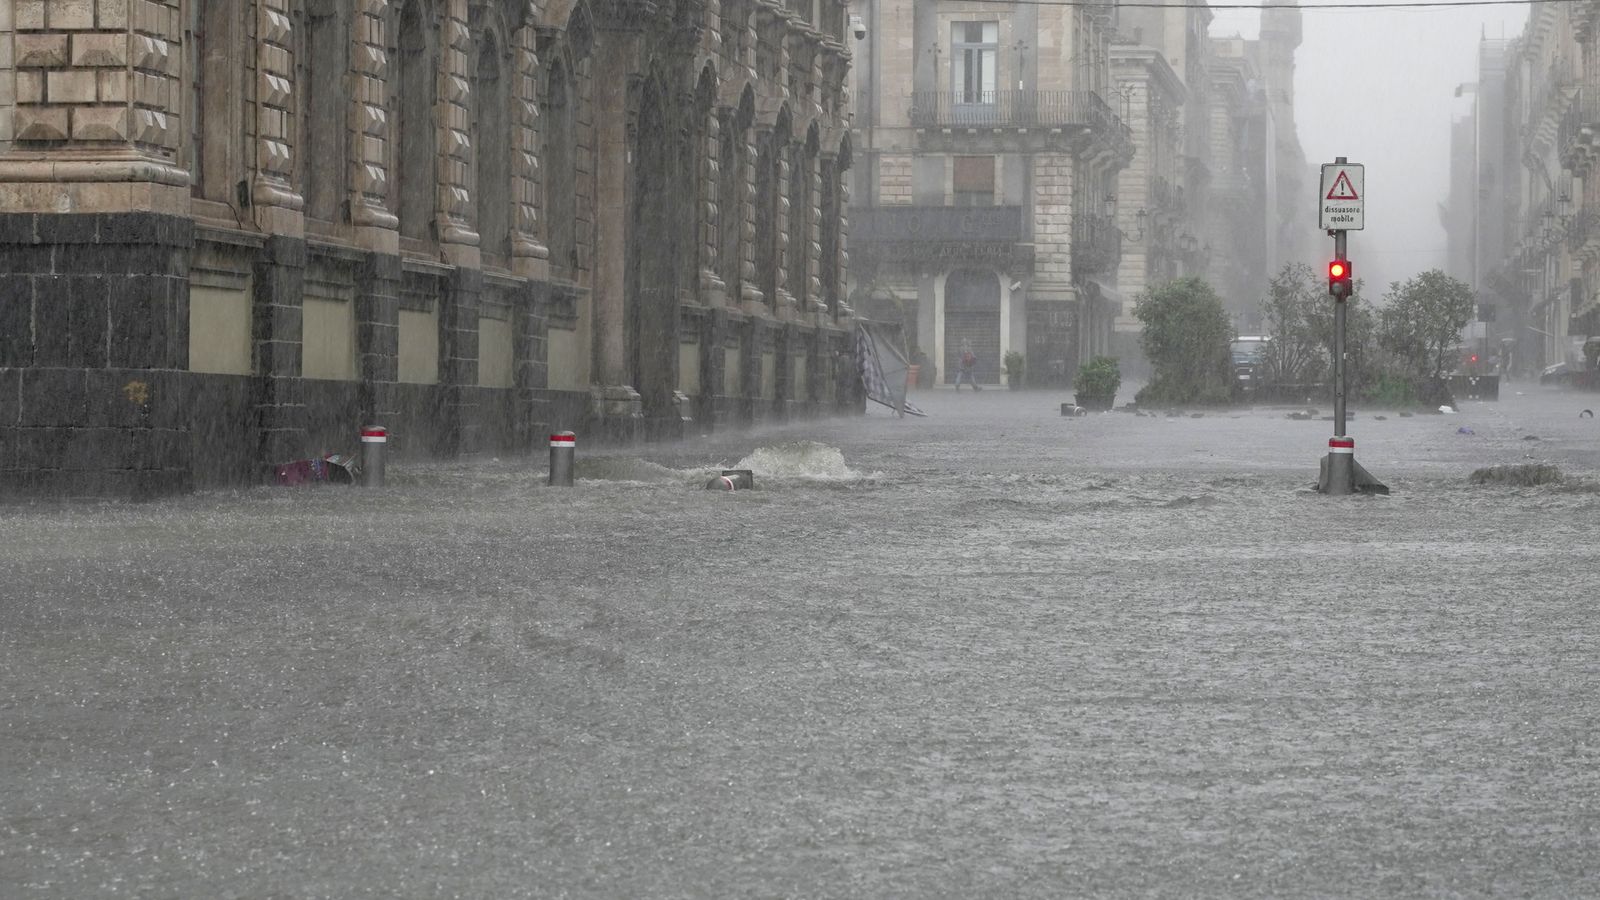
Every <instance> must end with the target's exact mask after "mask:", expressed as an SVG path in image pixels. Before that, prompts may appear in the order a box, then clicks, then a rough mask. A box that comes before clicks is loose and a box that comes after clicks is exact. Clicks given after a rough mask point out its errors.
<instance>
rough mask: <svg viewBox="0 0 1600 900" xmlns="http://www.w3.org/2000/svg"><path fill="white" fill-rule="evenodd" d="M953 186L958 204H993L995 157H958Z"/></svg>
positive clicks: (956, 203)
mask: <svg viewBox="0 0 1600 900" xmlns="http://www.w3.org/2000/svg"><path fill="white" fill-rule="evenodd" d="M953 187H954V189H955V205H956V206H993V205H994V157H992V156H958V157H956V158H955V179H954V185H953Z"/></svg>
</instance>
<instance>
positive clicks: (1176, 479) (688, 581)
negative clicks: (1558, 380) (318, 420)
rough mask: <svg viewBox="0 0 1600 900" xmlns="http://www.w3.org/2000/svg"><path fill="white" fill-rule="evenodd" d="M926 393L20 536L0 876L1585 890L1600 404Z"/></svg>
mask: <svg viewBox="0 0 1600 900" xmlns="http://www.w3.org/2000/svg"><path fill="white" fill-rule="evenodd" d="M1519 387H1522V388H1523V390H1525V391H1526V394H1525V395H1523V396H1518V395H1516V394H1515V393H1514V389H1516V388H1519ZM1127 394H1128V397H1131V391H1129V392H1127ZM913 399H914V400H915V401H916V402H917V403H919V404H921V405H922V406H923V407H924V408H925V409H927V410H928V411H929V412H930V413H931V415H930V417H929V418H927V419H907V420H903V421H902V420H895V419H893V418H891V417H888V416H886V415H884V414H883V411H882V410H880V409H874V410H873V411H871V412H870V413H869V415H868V416H867V417H866V418H863V419H855V420H834V421H825V422H812V423H802V424H797V425H793V426H789V427H786V428H783V429H775V430H767V431H761V432H753V433H730V434H726V435H718V436H716V437H713V438H705V439H701V440H699V441H693V442H689V443H685V444H681V445H676V446H671V447H646V448H642V449H638V450H634V451H628V452H623V451H607V452H597V451H595V450H593V449H592V448H586V447H585V445H584V444H583V437H582V436H581V435H580V437H579V447H578V457H579V463H578V479H579V481H578V484H577V486H576V487H575V488H573V489H570V490H558V489H552V488H547V487H545V486H544V484H543V480H544V466H543V460H542V459H541V458H538V457H535V458H534V459H533V460H532V461H531V462H530V461H525V460H522V461H513V460H481V461H477V462H471V463H450V464H445V463H441V464H428V465H417V464H411V465H407V464H406V463H404V462H396V463H393V464H392V465H391V468H390V471H389V478H390V487H389V488H388V489H386V490H384V491H381V492H362V491H359V490H355V489H342V488H327V489H285V488H259V489H254V490H248V491H239V492H225V493H208V494H199V495H195V496H192V497H187V498H183V499H177V500H171V501H165V502H160V503H154V504H149V505H98V504H97V505H76V506H67V507H11V508H6V509H4V510H0V569H3V571H4V573H5V574H4V580H3V582H0V593H3V595H4V601H3V603H0V761H3V763H4V765H3V766H0V894H3V895H4V896H7V897H34V896H38V897H90V896H112V895H117V896H120V895H135V896H182V897H201V896H212V897H233V896H240V897H243V896H293V897H321V896H328V897H347V896H374V897H400V896H406V897H413V896H414V897H434V896H441V897H449V896H460V897H509V896H537V897H768V896H771V897H780V896H781V897H900V896H905V897H1014V896H1030V897H1033V896H1036V897H1060V896H1207V897H1302V896H1303V897H1327V896H1491V895H1493V896H1509V895H1514V896H1539V897H1576V896H1593V895H1595V894H1597V893H1600V866H1597V863H1596V860H1597V859H1600V855H1597V854H1600V833H1597V832H1600V743H1597V738H1596V736H1595V735H1596V734H1597V733H1600V610H1597V597H1596V595H1597V589H1596V583H1597V582H1596V573H1597V572H1600V552H1597V547H1600V425H1597V424H1596V420H1595V419H1591V418H1582V419H1580V418H1578V411H1579V410H1580V409H1582V408H1583V407H1600V397H1597V396H1595V395H1587V394H1561V393H1555V392H1548V391H1540V390H1539V389H1538V388H1536V387H1533V386H1531V385H1530V386H1526V387H1524V386H1521V385H1511V386H1508V387H1507V389H1506V396H1505V399H1504V400H1502V401H1501V402H1499V403H1467V404H1465V405H1464V406H1463V407H1462V409H1461V411H1460V412H1459V413H1457V414H1455V415H1417V416H1414V417H1407V418H1400V417H1398V416H1397V415H1395V414H1394V413H1387V414H1383V413H1379V414H1383V415H1385V416H1386V418H1384V419H1383V420H1378V419H1377V418H1376V417H1375V415H1374V413H1371V412H1368V411H1367V410H1364V409H1359V408H1357V409H1356V410H1355V413H1356V414H1355V417H1354V419H1353V421H1352V422H1351V427H1350V431H1351V433H1352V434H1353V435H1354V436H1355V438H1356V439H1357V442H1358V443H1357V458H1358V459H1359V460H1360V461H1361V462H1362V464H1363V465H1365V466H1366V467H1367V468H1368V469H1370V470H1371V471H1372V472H1373V473H1374V474H1375V475H1376V476H1377V477H1378V478H1380V479H1381V480H1383V481H1385V482H1386V483H1387V484H1388V485H1389V486H1390V487H1391V488H1392V489H1393V490H1394V494H1393V495H1391V496H1389V497H1355V498H1339V499H1335V498H1327V497H1323V496H1320V495H1318V494H1316V493H1314V492H1312V491H1311V490H1310V489H1309V488H1310V485H1311V484H1312V483H1313V482H1314V481H1315V479H1316V471H1317V461H1318V458H1319V456H1320V455H1321V454H1322V453H1323V452H1324V450H1325V448H1326V444H1327V438H1328V436H1329V435H1330V434H1331V430H1332V426H1331V423H1329V422H1326V421H1322V420H1321V419H1320V416H1321V415H1324V414H1327V413H1329V412H1331V406H1330V404H1329V403H1328V402H1327V401H1326V400H1321V401H1319V402H1318V403H1316V404H1314V405H1316V406H1319V407H1320V408H1321V410H1320V413H1319V416H1318V417H1317V418H1314V419H1312V420H1310V421H1292V420H1289V419H1288V418H1287V416H1286V413H1287V409H1280V408H1271V409H1269V408H1266V407H1258V408H1256V409H1254V410H1237V411H1221V412H1207V413H1205V414H1204V415H1203V416H1202V417H1199V418H1194V417H1191V416H1190V415H1189V414H1188V413H1187V412H1185V413H1183V414H1181V415H1174V416H1167V415H1158V416H1134V415H1130V414H1125V413H1107V414H1098V415H1091V416H1088V417H1084V418H1063V417H1061V416H1059V415H1058V411H1057V409H1058V406H1059V404H1060V403H1061V402H1062V401H1063V400H1066V399H1068V398H1067V397H1065V396H1062V395H1059V394H1056V393H1046V392H1023V393H1010V392H1005V391H999V390H988V391H985V392H983V393H981V394H975V395H974V394H968V393H961V394H952V393H950V392H947V391H941V392H936V393H928V392H922V393H920V394H914V395H913ZM1120 399H1124V400H1125V399H1127V397H1122V398H1120ZM1460 429H1467V430H1469V431H1470V432H1471V433H1470V434H1469V433H1461V431H1460ZM1530 437H1531V438H1537V439H1536V440H1535V439H1529V438H1530ZM330 449H339V448H330ZM1524 462H1550V463H1553V464H1555V465H1557V466H1559V467H1560V468H1561V469H1562V470H1563V472H1565V473H1566V474H1567V476H1568V480H1567V481H1566V482H1565V483H1563V484H1560V485H1554V486H1544V487H1536V488H1516V487H1504V486H1475V485H1472V484H1470V483H1469V482H1468V477H1467V476H1468V475H1469V473H1471V472H1472V471H1473V470H1474V469H1476V468H1478V467H1480V466H1488V465H1496V464H1517V463H1524ZM736 464H742V467H745V468H751V469H754V470H755V473H756V486H757V488H758V489H757V490H755V491H749V492H737V493H733V494H728V493H720V492H708V491H703V490H700V489H699V486H700V485H701V484H703V483H704V481H705V480H706V478H707V477H708V476H709V475H711V474H714V473H715V471H716V470H717V469H718V468H720V467H722V466H728V465H736Z"/></svg>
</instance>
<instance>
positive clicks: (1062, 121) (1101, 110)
mask: <svg viewBox="0 0 1600 900" xmlns="http://www.w3.org/2000/svg"><path fill="white" fill-rule="evenodd" d="M911 124H912V125H915V126H917V127H919V128H928V127H940V128H942V127H961V128H1026V127H1029V126H1035V125H1046V126H1056V125H1063V126H1064V125H1078V126H1083V127H1086V128H1095V129H1101V128H1105V129H1109V128H1113V127H1122V123H1121V121H1120V120H1118V119H1117V116H1116V114H1115V113H1113V112H1112V111H1111V107H1110V106H1108V105H1106V102H1105V100H1103V99H1101V97H1100V95H1099V94H1097V93H1095V92H1094V91H916V92H914V93H912V95H911Z"/></svg>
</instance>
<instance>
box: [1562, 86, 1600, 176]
mask: <svg viewBox="0 0 1600 900" xmlns="http://www.w3.org/2000/svg"><path fill="white" fill-rule="evenodd" d="M1556 149H1557V150H1558V151H1559V152H1560V154H1561V166H1562V168H1565V169H1570V170H1572V172H1573V173H1574V174H1576V175H1583V174H1586V173H1587V172H1588V171H1589V170H1590V169H1591V168H1592V167H1593V166H1594V161H1595V158H1596V157H1597V156H1600V88H1593V87H1591V88H1589V89H1587V90H1582V91H1579V92H1578V94H1577V96H1575V97H1574V98H1573V100H1572V104H1571V105H1570V106H1568V107H1567V111H1566V114H1565V115H1563V116H1562V117H1561V128H1560V130H1559V131H1558V132H1557V135H1556Z"/></svg>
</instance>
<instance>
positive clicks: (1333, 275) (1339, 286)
mask: <svg viewBox="0 0 1600 900" xmlns="http://www.w3.org/2000/svg"><path fill="white" fill-rule="evenodd" d="M1328 293H1330V294H1332V295H1333V296H1334V298H1335V299H1337V300H1340V301H1343V300H1344V299H1345V298H1346V297H1348V296H1350V294H1351V289H1350V260H1348V259H1336V260H1333V261H1332V262H1330V263H1328Z"/></svg>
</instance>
